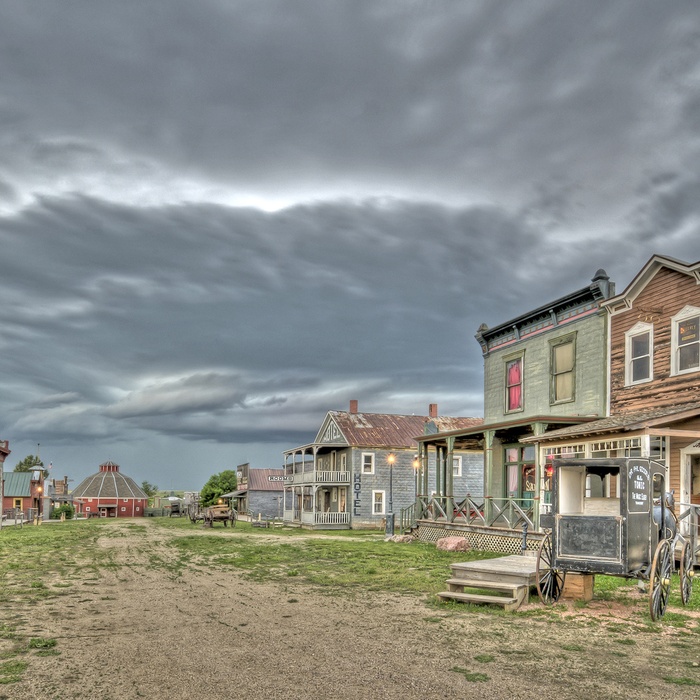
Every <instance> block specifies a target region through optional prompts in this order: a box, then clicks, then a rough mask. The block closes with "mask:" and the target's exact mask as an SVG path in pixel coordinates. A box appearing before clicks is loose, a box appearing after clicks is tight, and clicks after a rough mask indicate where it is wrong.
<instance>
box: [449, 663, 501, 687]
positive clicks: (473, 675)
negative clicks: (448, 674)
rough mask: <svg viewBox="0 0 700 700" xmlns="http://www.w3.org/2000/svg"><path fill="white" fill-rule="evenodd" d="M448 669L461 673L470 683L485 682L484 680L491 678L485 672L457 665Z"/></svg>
mask: <svg viewBox="0 0 700 700" xmlns="http://www.w3.org/2000/svg"><path fill="white" fill-rule="evenodd" d="M450 671H454V672H455V673H459V674H461V675H463V676H464V678H465V679H466V680H468V681H469V682H470V683H485V682H486V681H489V680H491V679H490V678H489V677H488V676H487V675H486V674H485V673H479V672H478V671H476V672H475V671H470V670H469V669H467V668H460V667H459V666H453V667H452V668H451V669H450Z"/></svg>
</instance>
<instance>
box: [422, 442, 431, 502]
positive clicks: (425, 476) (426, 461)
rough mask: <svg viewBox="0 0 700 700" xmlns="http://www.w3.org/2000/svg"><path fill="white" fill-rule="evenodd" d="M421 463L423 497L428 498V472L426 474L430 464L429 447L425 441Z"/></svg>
mask: <svg viewBox="0 0 700 700" xmlns="http://www.w3.org/2000/svg"><path fill="white" fill-rule="evenodd" d="M423 460H424V461H423V464H422V469H423V494H422V495H423V497H424V498H425V499H426V500H427V499H428V498H430V490H429V486H428V485H429V484H430V474H428V466H429V464H430V447H429V445H428V444H427V443H425V444H424V445H423Z"/></svg>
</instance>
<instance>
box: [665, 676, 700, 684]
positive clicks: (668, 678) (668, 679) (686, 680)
mask: <svg viewBox="0 0 700 700" xmlns="http://www.w3.org/2000/svg"><path fill="white" fill-rule="evenodd" d="M664 680H665V681H666V683H671V684H673V685H700V681H696V680H695V679H694V678H674V677H673V676H665V677H664Z"/></svg>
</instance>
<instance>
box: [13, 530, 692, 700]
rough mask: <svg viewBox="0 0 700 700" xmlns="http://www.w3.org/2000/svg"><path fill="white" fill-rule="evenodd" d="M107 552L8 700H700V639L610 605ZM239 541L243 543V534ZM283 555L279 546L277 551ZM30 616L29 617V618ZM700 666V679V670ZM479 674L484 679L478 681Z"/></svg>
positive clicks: (41, 610)
mask: <svg viewBox="0 0 700 700" xmlns="http://www.w3.org/2000/svg"><path fill="white" fill-rule="evenodd" d="M145 525H146V528H145V529H146V533H145V534H144V532H143V528H135V529H134V528H131V529H129V528H128V527H126V526H125V525H121V524H119V523H115V524H114V527H116V528H121V530H122V532H121V533H120V534H123V536H120V537H107V538H104V539H102V540H100V545H101V546H102V547H105V548H108V549H109V550H110V552H111V555H112V556H113V558H114V561H115V562H116V563H117V564H119V566H116V567H114V568H112V569H108V570H107V571H106V572H103V573H101V574H100V577H99V578H96V577H95V576H94V575H93V574H91V573H89V572H86V573H85V577H84V579H83V580H82V581H80V582H79V583H78V584H75V585H74V587H73V589H71V590H72V591H73V592H72V593H71V594H69V595H66V596H63V597H61V598H50V599H48V600H46V601H45V602H42V603H39V604H38V605H37V606H36V607H35V608H34V609H33V610H32V611H26V618H25V619H26V621H25V623H23V625H22V626H21V629H20V631H21V633H22V634H26V635H27V636H32V637H39V636H41V637H47V638H49V637H52V638H56V639H58V646H57V648H58V649H59V650H60V652H61V653H60V655H57V656H46V657H37V656H33V657H31V658H30V659H29V661H30V667H29V669H28V670H27V672H26V673H25V674H24V680H23V681H22V682H20V683H16V684H12V685H6V686H0V699H2V698H7V699H10V698H11V699H12V700H23V699H24V698H30V699H32V700H44V699H47V700H49V699H51V700H63V699H66V700H68V699H69V698H70V699H73V698H102V699H104V700H118V699H123V698H149V699H151V698H159V697H163V698H165V697H169V698H170V697H178V698H188V699H189V698H193V699H196V698H211V699H214V698H249V699H251V700H257V699H258V698H260V699H261V700H262V699H263V698H264V699H265V700H275V699H277V698H279V699H280V700H282V699H284V700H302V699H303V700H316V699H318V700H328V699H332V698H338V699H340V700H364V699H370V698H372V699H373V698H386V699H388V700H393V699H397V700H398V699H399V698H401V699H402V700H426V699H427V698H433V697H449V698H470V697H485V696H486V697H489V698H494V699H495V700H498V699H500V698H504V699H505V698H508V699H509V700H516V699H517V698H535V697H536V698H538V699H539V700H548V699H550V698H551V699H554V698H556V699H557V700H562V699H563V698H564V699H565V698H579V699H585V698H591V699H593V698H596V700H605V699H608V698H621V699H622V698H624V699H625V700H627V699H632V698H644V700H648V698H649V697H656V698H670V697H673V698H679V699H684V698H697V697H698V694H699V692H700V686H687V685H680V684H678V681H676V683H671V682H669V681H668V680H664V678H672V679H680V678H688V679H691V680H693V679H694V680H695V681H697V682H698V683H700V669H699V668H698V667H697V664H698V662H699V661H700V652H699V649H700V639H699V637H698V634H697V633H696V632H692V631H691V632H687V631H686V632H679V631H677V630H675V629H674V628H673V627H671V626H664V627H663V630H662V632H658V631H657V632H651V633H649V632H647V633H639V634H635V635H630V629H632V628H631V627H630V625H629V624H623V625H618V624H616V622H615V619H614V615H615V614H616V612H615V611H614V610H612V609H608V608H606V607H605V606H603V607H602V608H600V609H599V611H598V613H597V614H598V617H599V618H600V617H601V615H602V616H603V618H606V617H607V618H608V624H603V622H604V621H605V620H603V621H601V620H600V619H599V620H597V621H593V620H591V619H587V618H586V617H583V618H582V617H581V616H580V615H575V619H574V618H573V617H572V618H571V619H568V620H565V619H564V618H563V617H562V618H560V619H559V621H558V622H556V621H555V622H552V619H551V616H547V617H546V618H544V619H538V618H537V617H528V616H524V615H519V614H515V615H513V614H507V615H499V614H493V613H491V612H476V613H475V612H469V611H467V610H466V609H464V610H465V611H464V612H463V611H462V609H457V610H455V609H454V608H445V607H442V608H441V607H435V606H434V605H432V604H431V603H430V601H428V600H420V599H418V598H415V597H408V596H398V595H396V596H387V595H376V594H372V593H364V592H363V593H361V594H358V592H357V591H355V592H352V591H349V592H348V594H347V595H338V594H335V595H328V594H325V593H324V591H323V590H319V589H315V590H309V589H307V588H305V587H304V586H303V585H301V584H300V583H299V582H293V583H292V584H291V585H285V586H282V585H273V584H261V583H250V582H247V581H245V580H243V579H242V578H240V577H238V576H237V575H236V574H235V573H231V572H230V571H228V572H222V571H218V570H216V571H207V570H201V569H198V568H197V567H192V570H188V571H185V573H184V574H183V575H181V576H172V575H170V574H169V573H168V571H167V569H166V568H164V567H156V568H154V567H152V566H149V564H148V562H149V559H150V558H151V557H153V556H154V555H157V556H160V557H163V558H165V559H166V560H167V557H168V556H169V550H168V539H169V538H170V537H174V536H176V533H174V532H171V531H168V530H164V529H161V528H158V527H157V526H155V525H154V524H152V523H149V522H147V521H146V522H145ZM227 536H230V535H227ZM271 546H274V545H271ZM15 612H16V611H15ZM694 663H695V664H696V665H695V666H693V664H694ZM470 674H476V675H470Z"/></svg>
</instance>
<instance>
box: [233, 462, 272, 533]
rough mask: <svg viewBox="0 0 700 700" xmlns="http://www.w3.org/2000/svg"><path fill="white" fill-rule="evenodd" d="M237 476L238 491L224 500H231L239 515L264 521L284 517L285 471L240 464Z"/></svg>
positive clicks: (237, 468)
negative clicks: (254, 467)
mask: <svg viewBox="0 0 700 700" xmlns="http://www.w3.org/2000/svg"><path fill="white" fill-rule="evenodd" d="M236 476H237V478H238V485H237V488H236V490H235V491H232V492H231V493H225V494H223V498H231V501H232V505H233V507H234V508H235V509H236V510H237V511H238V513H239V514H243V513H247V514H248V515H249V516H250V517H251V519H257V518H261V519H263V520H270V519H272V518H281V517H282V506H283V501H284V479H285V476H284V469H281V468H280V469H252V468H251V467H250V464H247V463H246V464H239V465H238V466H237V467H236Z"/></svg>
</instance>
